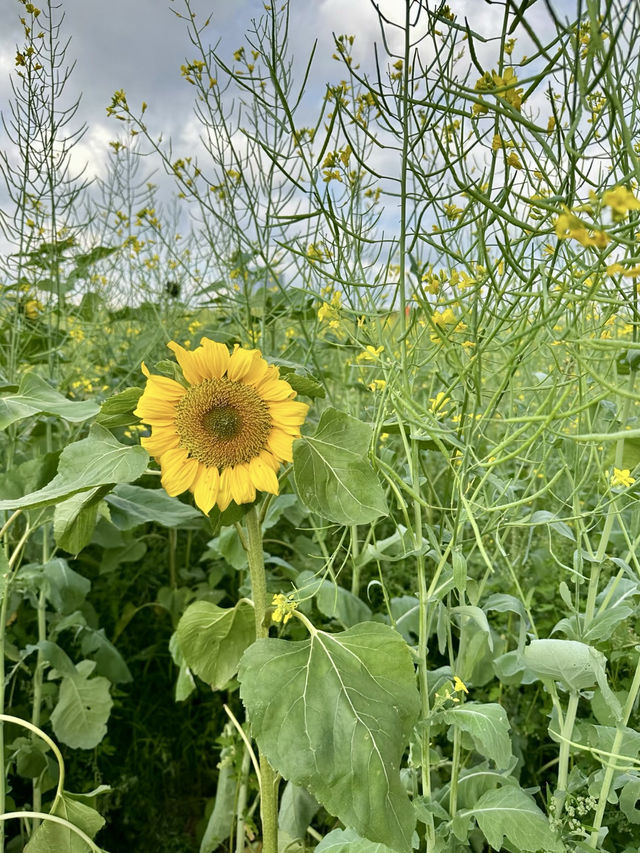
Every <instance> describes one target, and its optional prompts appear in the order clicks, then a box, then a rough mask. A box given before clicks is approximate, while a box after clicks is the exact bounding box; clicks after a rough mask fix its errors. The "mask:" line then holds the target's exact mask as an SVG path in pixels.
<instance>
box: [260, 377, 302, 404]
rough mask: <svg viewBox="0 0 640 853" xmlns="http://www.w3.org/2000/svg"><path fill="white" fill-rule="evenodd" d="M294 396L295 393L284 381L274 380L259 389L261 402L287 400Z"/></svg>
mask: <svg viewBox="0 0 640 853" xmlns="http://www.w3.org/2000/svg"><path fill="white" fill-rule="evenodd" d="M294 395H295V391H294V390H293V388H292V387H291V385H289V383H288V382H285V380H284V379H275V380H272V381H271V382H269V383H264V384H263V385H262V386H261V387H260V396H261V397H262V399H263V400H268V401H271V400H288V399H290V398H291V397H293V396H294Z"/></svg>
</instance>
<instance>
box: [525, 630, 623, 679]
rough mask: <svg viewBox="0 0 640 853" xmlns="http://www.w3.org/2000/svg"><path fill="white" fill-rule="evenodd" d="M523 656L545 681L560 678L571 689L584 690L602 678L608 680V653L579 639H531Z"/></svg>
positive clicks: (528, 665)
mask: <svg viewBox="0 0 640 853" xmlns="http://www.w3.org/2000/svg"><path fill="white" fill-rule="evenodd" d="M522 657H523V660H524V663H525V664H526V666H527V667H528V668H529V669H530V670H531V671H532V672H534V673H535V674H536V675H537V676H538V678H540V679H541V680H542V681H544V680H545V679H552V680H554V681H560V682H561V683H562V684H564V685H565V686H566V687H568V688H569V689H570V690H585V689H586V688H588V687H593V685H594V684H596V682H597V683H598V684H600V682H601V681H602V679H603V678H604V681H605V683H606V675H605V666H606V658H605V656H604V655H603V654H602V652H599V651H598V650H597V649H594V648H593V646H588V645H587V644H586V643H580V642H578V641H577V640H532V641H531V643H530V644H529V645H528V646H527V647H526V648H525V650H524V652H523V655H522Z"/></svg>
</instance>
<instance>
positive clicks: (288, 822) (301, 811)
mask: <svg viewBox="0 0 640 853" xmlns="http://www.w3.org/2000/svg"><path fill="white" fill-rule="evenodd" d="M319 808H320V803H319V802H318V801H317V800H316V798H315V797H313V796H312V795H311V794H310V793H309V792H308V791H305V789H304V788H301V787H300V786H299V785H294V784H293V782H287V784H286V785H285V789H284V791H283V792H282V796H281V797H280V809H279V811H278V830H279V831H280V832H283V833H286V835H288V836H289V838H293V839H298V838H300V839H304V837H305V835H306V833H307V827H308V826H309V824H310V823H311V821H312V820H313V816H314V815H315V813H316V812H317V811H318V809H319Z"/></svg>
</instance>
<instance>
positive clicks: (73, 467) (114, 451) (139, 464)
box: [0, 424, 149, 510]
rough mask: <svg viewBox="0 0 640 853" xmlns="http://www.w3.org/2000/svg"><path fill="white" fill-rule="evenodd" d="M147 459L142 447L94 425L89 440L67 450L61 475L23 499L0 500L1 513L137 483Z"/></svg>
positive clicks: (61, 462) (83, 440) (65, 450)
mask: <svg viewBox="0 0 640 853" xmlns="http://www.w3.org/2000/svg"><path fill="white" fill-rule="evenodd" d="M148 460H149V455H148V453H147V451H146V450H144V449H143V448H142V447H128V446H127V445H124V444H120V442H119V441H118V440H117V439H116V438H114V437H113V436H112V435H111V433H110V432H109V431H108V430H106V429H104V427H101V426H99V425H97V424H95V425H94V426H93V427H92V429H91V432H90V433H89V436H88V437H87V438H83V439H82V441H76V442H74V444H70V445H68V447H65V449H64V450H63V451H62V453H61V454H60V462H59V464H58V473H57V474H56V476H55V477H54V478H53V480H51V482H50V483H47V485H46V486H44V488H42V489H38V491H37V492H31V493H30V494H28V495H25V496H24V497H22V498H15V499H14V500H4V501H0V510H3V509H9V510H13V509H20V508H27V507H28V508H31V509H33V508H34V507H38V506H47V505H48V504H52V503H57V502H58V501H61V500H65V499H66V498H68V497H71V495H75V494H76V493H77V492H85V491H88V490H89V489H93V488H95V487H96V486H104V485H107V484H112V483H128V482H131V481H132V480H137V479H138V477H140V475H141V474H143V473H144V470H145V468H146V467H147V462H148Z"/></svg>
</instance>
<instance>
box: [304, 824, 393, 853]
mask: <svg viewBox="0 0 640 853" xmlns="http://www.w3.org/2000/svg"><path fill="white" fill-rule="evenodd" d="M316 853H393V851H391V850H390V849H389V848H388V847H387V845H386V844H377V843H376V842H375V841H369V840H368V839H367V838H362V837H361V836H360V835H358V833H357V832H354V831H353V829H334V830H333V832H330V833H329V834H328V835H325V837H324V838H323V839H322V841H321V842H320V844H318V846H317V847H316Z"/></svg>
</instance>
